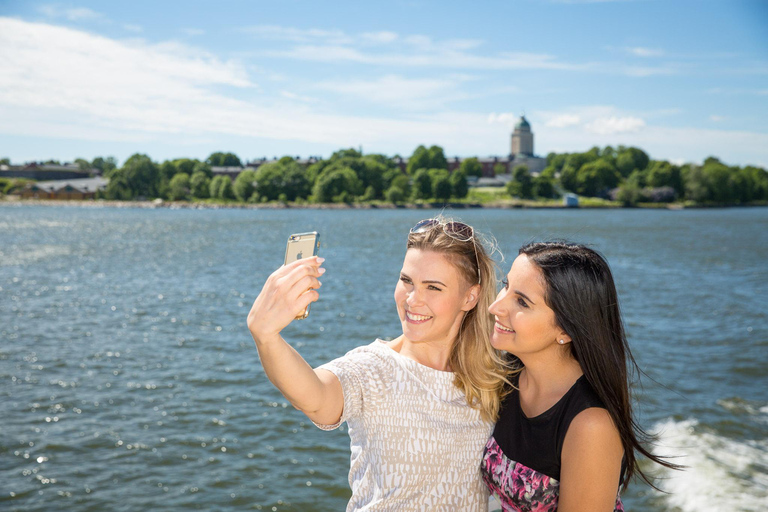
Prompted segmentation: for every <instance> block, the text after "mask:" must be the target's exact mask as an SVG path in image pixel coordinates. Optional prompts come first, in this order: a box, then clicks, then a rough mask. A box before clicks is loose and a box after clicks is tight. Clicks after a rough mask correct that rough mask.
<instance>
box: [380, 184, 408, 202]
mask: <svg viewBox="0 0 768 512" xmlns="http://www.w3.org/2000/svg"><path fill="white" fill-rule="evenodd" d="M384 196H385V197H386V199H387V201H389V202H390V203H392V204H400V203H402V202H403V201H404V200H405V193H404V192H403V189H401V188H400V187H398V186H396V185H393V186H391V187H389V188H388V189H387V192H386V194H384Z"/></svg>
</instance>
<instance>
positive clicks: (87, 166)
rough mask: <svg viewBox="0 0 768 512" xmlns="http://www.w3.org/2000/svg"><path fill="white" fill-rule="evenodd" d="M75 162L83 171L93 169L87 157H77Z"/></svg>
mask: <svg viewBox="0 0 768 512" xmlns="http://www.w3.org/2000/svg"><path fill="white" fill-rule="evenodd" d="M75 163H76V164H77V167H78V168H79V169H80V170H81V171H90V170H91V162H89V161H88V160H86V159H85V158H75Z"/></svg>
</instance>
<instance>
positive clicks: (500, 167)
mask: <svg viewBox="0 0 768 512" xmlns="http://www.w3.org/2000/svg"><path fill="white" fill-rule="evenodd" d="M506 173H507V166H506V165H504V164H503V163H501V162H499V163H497V164H496V165H494V166H493V175H494V176H498V175H499V174H506Z"/></svg>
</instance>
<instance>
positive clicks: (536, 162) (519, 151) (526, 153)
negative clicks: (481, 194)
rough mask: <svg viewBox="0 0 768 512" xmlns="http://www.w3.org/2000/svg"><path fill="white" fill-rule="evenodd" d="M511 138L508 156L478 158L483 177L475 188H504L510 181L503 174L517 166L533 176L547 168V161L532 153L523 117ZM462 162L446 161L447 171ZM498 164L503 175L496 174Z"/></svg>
mask: <svg viewBox="0 0 768 512" xmlns="http://www.w3.org/2000/svg"><path fill="white" fill-rule="evenodd" d="M511 138H512V143H511V147H510V150H511V151H510V153H509V155H507V156H488V157H478V159H477V161H478V162H480V165H481V166H482V167H483V176H482V180H481V181H478V182H477V186H504V185H506V184H507V183H508V182H509V180H510V179H511V178H510V177H509V176H504V174H511V173H512V171H513V170H514V169H515V167H517V166H519V165H525V166H527V167H528V171H529V172H530V173H531V174H532V175H534V176H537V175H538V174H539V173H540V172H541V171H543V170H544V168H545V167H546V166H547V159H546V158H541V157H538V156H536V155H535V153H534V152H533V131H532V130H531V124H530V123H529V122H528V120H527V119H526V118H525V116H520V120H519V121H518V122H517V124H516V125H515V128H514V131H513V132H512V136H511ZM464 160H466V159H465V158H459V157H454V158H450V159H448V170H449V171H451V172H453V171H455V170H456V169H458V168H459V167H460V166H461V162H463V161H464ZM499 164H501V166H502V167H503V169H504V174H496V169H497V168H498V166H499Z"/></svg>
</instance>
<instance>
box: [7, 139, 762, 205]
mask: <svg viewBox="0 0 768 512" xmlns="http://www.w3.org/2000/svg"><path fill="white" fill-rule="evenodd" d="M400 161H401V159H400V157H398V156H396V157H388V156H386V155H381V154H367V155H364V154H362V153H360V152H359V151H356V150H354V149H343V150H340V151H337V152H335V153H334V154H333V155H332V156H331V157H330V158H328V159H321V160H318V161H316V162H314V163H311V164H308V165H306V164H301V163H299V162H298V161H297V160H296V159H294V158H293V157H290V156H286V157H283V158H281V159H280V160H277V161H272V162H268V163H264V164H262V165H260V166H259V167H258V168H257V169H256V170H250V169H247V170H244V171H243V172H241V173H240V174H239V175H238V176H237V178H236V179H235V180H234V181H233V180H231V179H230V178H229V177H228V176H226V175H214V173H213V172H212V170H211V168H212V167H242V162H241V161H240V159H239V158H238V157H237V155H235V154H233V153H223V152H216V153H213V154H211V155H210V156H209V157H208V158H207V159H206V160H205V161H200V160H196V159H189V158H179V159H175V160H166V161H165V162H163V163H156V162H153V161H152V160H151V159H150V158H149V157H148V156H147V155H143V154H135V155H133V156H131V157H130V158H129V159H128V160H126V161H125V163H124V164H123V165H122V167H117V165H116V162H115V159H114V158H111V157H108V158H102V157H97V158H95V159H94V160H93V161H92V162H88V161H87V160H84V159H78V160H77V161H76V163H78V165H79V166H80V167H81V168H83V169H98V170H99V171H101V172H102V173H103V175H104V176H105V177H108V178H109V184H108V186H107V189H106V191H105V192H104V193H103V194H102V196H103V197H104V198H105V199H117V200H133V199H137V198H144V199H153V198H163V199H169V200H192V199H209V198H213V199H218V200H229V201H240V202H251V203H257V202H270V201H282V202H311V203H332V202H338V203H350V202H354V201H374V200H385V201H389V202H393V203H401V202H404V201H414V200H415V201H418V200H436V201H443V202H445V201H449V200H451V199H454V200H462V199H464V198H466V197H467V194H468V190H469V189H468V183H467V182H468V177H471V176H476V177H480V176H481V175H482V171H483V167H482V165H481V164H480V162H479V161H478V159H477V158H467V159H464V160H463V161H462V162H461V165H460V167H459V168H458V169H456V170H454V171H453V172H449V171H448V169H449V166H448V160H447V159H446V157H445V153H444V151H443V148H441V147H440V146H431V147H429V148H427V147H425V146H419V147H418V148H416V150H415V151H414V153H413V155H411V157H410V158H409V159H408V163H407V166H406V168H405V170H403V169H401V167H400V165H399V162H400ZM0 163H2V161H0ZM494 172H496V173H503V172H507V169H506V167H505V166H504V165H497V166H496V167H495V168H494ZM510 178H511V179H510V180H509V182H508V184H507V186H506V192H507V194H508V195H509V196H510V197H517V198H521V199H553V198H557V197H560V196H561V195H562V194H564V193H567V192H572V193H575V194H578V195H580V196H585V197H600V198H606V199H611V200H614V201H620V202H621V203H622V204H624V205H628V206H631V205H635V204H638V203H642V202H655V203H668V202H676V201H690V202H693V203H696V204H747V203H751V202H755V201H768V172H766V170H765V169H763V168H760V167H755V166H746V167H736V166H729V165H727V164H725V163H723V162H721V161H720V160H718V159H717V158H715V157H710V158H707V159H706V160H705V161H704V163H703V164H702V165H695V164H685V165H675V164H672V163H670V162H667V161H664V160H651V159H650V158H649V156H648V155H647V154H646V153H645V152H644V151H643V150H641V149H639V148H635V147H625V146H618V147H617V148H613V147H611V146H607V147H605V148H603V149H600V148H598V147H594V148H592V149H590V150H589V151H586V152H583V153H550V154H549V155H547V167H546V168H545V169H544V170H543V171H542V172H541V173H539V174H538V175H536V176H533V175H532V174H531V173H530V172H529V170H528V168H527V167H526V166H524V165H520V166H517V167H515V168H514V169H512V176H511V177H510ZM9 187H10V185H9V184H7V183H6V184H3V183H0V191H4V192H6V193H7V192H8V188H9ZM4 188H5V190H3V189H4Z"/></svg>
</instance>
